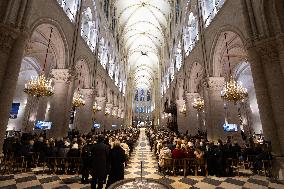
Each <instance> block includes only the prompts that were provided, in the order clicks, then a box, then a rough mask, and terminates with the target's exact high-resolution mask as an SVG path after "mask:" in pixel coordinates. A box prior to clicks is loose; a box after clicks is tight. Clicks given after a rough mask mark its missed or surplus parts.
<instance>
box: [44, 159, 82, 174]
mask: <svg viewBox="0 0 284 189" xmlns="http://www.w3.org/2000/svg"><path fill="white" fill-rule="evenodd" d="M81 165H82V158H81V157H68V158H63V157H50V158H48V159H47V162H44V163H43V172H45V168H48V170H49V172H51V173H53V174H55V173H57V172H61V173H63V174H67V173H68V172H72V173H76V174H79V172H80V169H81Z"/></svg>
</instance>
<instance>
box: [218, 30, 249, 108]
mask: <svg viewBox="0 0 284 189" xmlns="http://www.w3.org/2000/svg"><path fill="white" fill-rule="evenodd" d="M224 36H225V41H226V52H227V57H228V65H229V71H230V73H229V77H228V78H229V81H226V82H225V83H224V87H223V89H222V91H221V98H222V99H224V100H226V101H231V102H234V103H235V104H236V103H237V102H238V101H242V100H244V99H245V98H246V97H247V96H248V92H247V89H246V88H244V87H243V86H242V84H241V83H240V82H238V81H236V79H235V78H234V77H233V76H232V70H231V63H230V56H229V49H228V42H227V33H225V34H224Z"/></svg>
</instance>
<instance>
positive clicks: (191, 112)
mask: <svg viewBox="0 0 284 189" xmlns="http://www.w3.org/2000/svg"><path fill="white" fill-rule="evenodd" d="M199 96H200V95H199V94H198V93H187V94H186V118H187V129H186V130H188V131H189V134H191V135H195V134H196V133H197V130H198V127H199V125H198V120H197V113H198V112H197V110H196V109H194V108H193V107H192V103H193V101H194V99H195V98H197V97H199Z"/></svg>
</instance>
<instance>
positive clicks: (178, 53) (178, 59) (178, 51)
mask: <svg viewBox="0 0 284 189" xmlns="http://www.w3.org/2000/svg"><path fill="white" fill-rule="evenodd" d="M175 58H176V60H175V61H176V68H177V70H178V71H179V70H180V68H181V65H182V55H181V43H180V41H179V43H178V45H177V48H176V54H175Z"/></svg>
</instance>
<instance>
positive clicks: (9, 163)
mask: <svg viewBox="0 0 284 189" xmlns="http://www.w3.org/2000/svg"><path fill="white" fill-rule="evenodd" d="M1 166H2V167H3V172H2V174H3V175H4V174H5V173H6V171H7V172H8V174H10V173H11V170H12V167H13V156H5V157H4V158H3V160H2V165H1Z"/></svg>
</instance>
